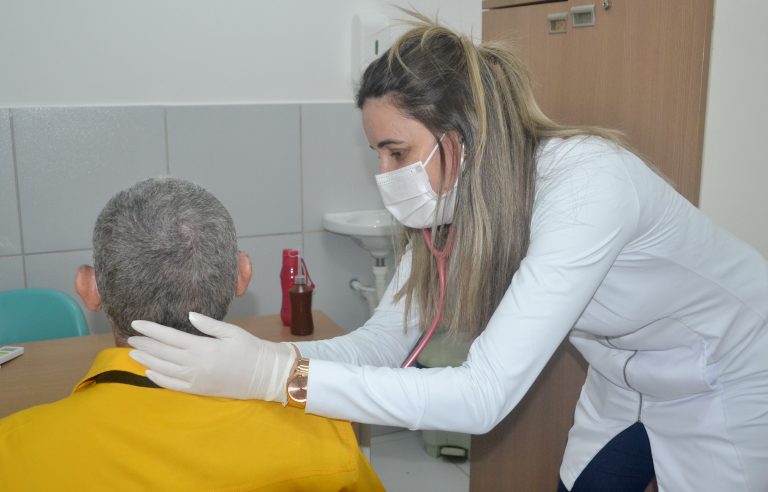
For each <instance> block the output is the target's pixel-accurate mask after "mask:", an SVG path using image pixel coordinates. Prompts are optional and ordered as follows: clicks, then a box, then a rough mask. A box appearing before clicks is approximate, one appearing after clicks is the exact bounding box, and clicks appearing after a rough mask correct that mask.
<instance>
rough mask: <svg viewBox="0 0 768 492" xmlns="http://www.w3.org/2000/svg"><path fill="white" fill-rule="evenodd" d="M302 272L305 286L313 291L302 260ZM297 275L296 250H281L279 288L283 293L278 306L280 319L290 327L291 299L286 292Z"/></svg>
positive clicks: (297, 260)
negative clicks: (281, 262)
mask: <svg viewBox="0 0 768 492" xmlns="http://www.w3.org/2000/svg"><path fill="white" fill-rule="evenodd" d="M301 263H302V265H301V266H302V270H303V271H304V275H306V277H307V284H308V285H310V286H311V287H312V288H313V289H314V287H315V284H314V282H312V278H311V277H310V276H309V271H307V264H306V263H304V260H303V259H302V260H301ZM298 273H299V251H298V250H296V249H290V248H286V249H284V250H283V267H282V268H281V270H280V287H281V289H282V291H283V302H282V304H281V306H280V319H281V320H282V322H283V325H285V326H291V297H290V295H289V293H288V291H289V290H290V289H291V287H293V285H294V281H293V279H294V277H296V275H298Z"/></svg>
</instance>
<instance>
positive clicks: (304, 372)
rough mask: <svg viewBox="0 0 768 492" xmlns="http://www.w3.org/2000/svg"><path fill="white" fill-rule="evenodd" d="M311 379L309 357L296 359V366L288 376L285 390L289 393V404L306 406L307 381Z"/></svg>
mask: <svg viewBox="0 0 768 492" xmlns="http://www.w3.org/2000/svg"><path fill="white" fill-rule="evenodd" d="M308 381H309V359H306V358H304V357H301V358H299V359H297V361H296V368H295V369H294V370H293V373H292V374H291V376H290V377H289V378H288V382H287V383H286V385H285V391H286V393H287V395H288V406H289V407H295V408H305V407H306V406H307V383H308Z"/></svg>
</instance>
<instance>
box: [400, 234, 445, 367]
mask: <svg viewBox="0 0 768 492" xmlns="http://www.w3.org/2000/svg"><path fill="white" fill-rule="evenodd" d="M448 227H449V229H448V238H447V240H446V241H445V249H443V250H442V251H438V250H437V249H435V247H434V245H433V244H432V234H431V233H430V230H429V229H422V231H421V235H422V236H424V241H426V243H427V247H428V248H429V250H430V251H431V252H432V255H433V256H434V257H435V260H437V277H438V285H439V287H440V295H439V296H438V298H437V312H436V313H435V317H434V319H433V320H432V324H430V325H429V329H427V331H425V332H424V334H423V335H422V336H421V338H419V341H418V342H417V343H416V346H415V347H413V350H411V353H410V354H408V357H406V358H405V360H404V361H403V364H402V365H401V366H400V367H402V368H405V367H411V366H412V365H413V363H414V362H416V359H417V358H418V357H419V355H420V354H421V352H422V351H423V350H424V347H426V346H427V344H428V343H429V341H430V340H431V339H432V335H434V334H435V330H437V325H438V324H440V314H442V312H443V300H445V267H446V262H447V261H448V256H449V255H450V254H451V247H452V246H453V227H451V226H448Z"/></svg>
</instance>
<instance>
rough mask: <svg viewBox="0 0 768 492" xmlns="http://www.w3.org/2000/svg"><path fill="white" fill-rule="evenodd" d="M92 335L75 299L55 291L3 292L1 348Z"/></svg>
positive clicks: (0, 331)
mask: <svg viewBox="0 0 768 492" xmlns="http://www.w3.org/2000/svg"><path fill="white" fill-rule="evenodd" d="M87 334H88V325H87V324H86V323H85V318H84V317H83V312H82V311H81V310H80V306H79V305H78V304H77V302H75V300H74V299H72V298H71V297H69V296H68V295H67V294H65V293H63V292H61V291H58V290H54V289H16V290H6V291H1V292H0V345H1V344H4V345H8V344H13V343H22V342H33V341H35V340H48V339H51V338H66V337H76V336H83V335H87Z"/></svg>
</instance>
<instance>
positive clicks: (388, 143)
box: [369, 138, 405, 150]
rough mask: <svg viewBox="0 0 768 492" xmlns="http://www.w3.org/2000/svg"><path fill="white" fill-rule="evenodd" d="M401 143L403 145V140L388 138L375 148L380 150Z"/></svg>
mask: <svg viewBox="0 0 768 492" xmlns="http://www.w3.org/2000/svg"><path fill="white" fill-rule="evenodd" d="M401 143H405V142H404V141H403V140H394V139H391V138H388V139H387V140H382V141H381V142H379V143H378V144H376V148H377V149H380V148H382V147H386V146H387V145H392V144H401ZM369 147H370V148H372V149H373V146H372V145H369ZM374 150H375V149H374Z"/></svg>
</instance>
